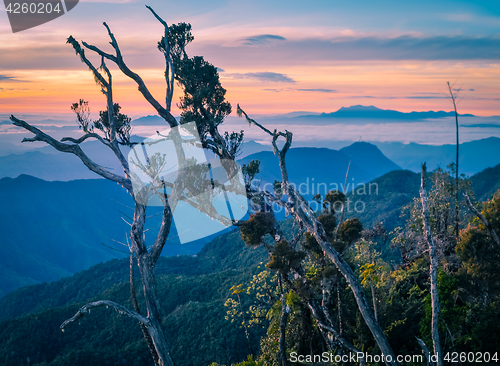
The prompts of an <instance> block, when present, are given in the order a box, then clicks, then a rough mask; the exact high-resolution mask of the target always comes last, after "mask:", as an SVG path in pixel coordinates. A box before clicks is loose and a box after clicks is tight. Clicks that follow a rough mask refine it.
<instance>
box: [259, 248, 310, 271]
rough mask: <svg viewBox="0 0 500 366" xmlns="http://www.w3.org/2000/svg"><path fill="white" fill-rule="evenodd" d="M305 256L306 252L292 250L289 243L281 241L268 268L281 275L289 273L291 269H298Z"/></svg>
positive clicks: (272, 254) (272, 255) (267, 265)
mask: <svg viewBox="0 0 500 366" xmlns="http://www.w3.org/2000/svg"><path fill="white" fill-rule="evenodd" d="M305 256H306V255H305V253H304V252H301V251H296V250H294V249H293V248H291V247H290V245H289V244H288V241H286V240H281V241H279V242H278V243H276V245H275V246H274V250H273V252H272V253H271V257H270V258H269V262H268V263H267V264H266V267H267V268H269V269H273V270H276V271H278V272H280V273H288V272H289V271H290V269H294V268H298V267H299V266H300V262H301V261H302V260H303V259H304V258H305Z"/></svg>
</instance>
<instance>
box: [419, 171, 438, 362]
mask: <svg viewBox="0 0 500 366" xmlns="http://www.w3.org/2000/svg"><path fill="white" fill-rule="evenodd" d="M420 179H421V186H420V199H421V201H422V216H423V219H424V232H425V236H426V238H427V243H428V245H429V256H430V259H431V265H430V270H429V272H430V277H431V301H432V330H431V332H432V342H433V344H434V354H435V355H437V365H438V366H442V365H443V355H442V353H441V342H440V341H439V329H438V321H439V293H438V282H437V276H438V266H439V262H438V256H437V253H436V246H435V244H434V238H433V237H432V230H431V226H430V224H429V206H428V202H427V191H426V183H427V168H426V166H425V163H424V164H422V173H421V178H420Z"/></svg>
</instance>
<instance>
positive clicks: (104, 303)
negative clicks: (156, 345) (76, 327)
mask: <svg viewBox="0 0 500 366" xmlns="http://www.w3.org/2000/svg"><path fill="white" fill-rule="evenodd" d="M101 306H106V307H109V306H111V307H112V308H113V309H115V310H116V311H117V312H119V313H120V314H123V315H127V316H129V317H131V318H134V319H136V320H138V321H139V322H140V323H142V324H144V325H145V326H146V327H149V324H150V322H149V320H148V319H147V318H145V317H143V316H142V315H140V314H137V313H136V312H135V311H132V310H129V309H127V308H126V307H125V306H122V305H120V304H118V303H116V302H114V301H109V300H99V301H95V302H91V303H89V304H86V305H84V306H82V307H81V308H80V310H78V312H77V313H76V314H75V315H73V317H71V318H69V319H67V320H65V321H64V322H63V323H62V324H61V326H60V328H61V330H62V331H64V328H65V327H66V326H67V325H68V324H70V323H73V322H75V321H77V320H78V319H80V318H82V317H83V316H84V315H85V314H86V313H89V312H90V309H92V308H97V307H101Z"/></svg>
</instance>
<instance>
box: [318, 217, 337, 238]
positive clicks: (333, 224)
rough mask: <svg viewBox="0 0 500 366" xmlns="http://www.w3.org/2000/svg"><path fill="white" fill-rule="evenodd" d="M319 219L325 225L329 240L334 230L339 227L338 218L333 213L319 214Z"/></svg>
mask: <svg viewBox="0 0 500 366" xmlns="http://www.w3.org/2000/svg"><path fill="white" fill-rule="evenodd" d="M318 220H319V222H321V225H323V229H325V232H326V237H327V238H328V240H332V239H333V235H334V231H335V229H336V228H337V218H336V217H335V216H333V215H328V214H322V215H319V216H318Z"/></svg>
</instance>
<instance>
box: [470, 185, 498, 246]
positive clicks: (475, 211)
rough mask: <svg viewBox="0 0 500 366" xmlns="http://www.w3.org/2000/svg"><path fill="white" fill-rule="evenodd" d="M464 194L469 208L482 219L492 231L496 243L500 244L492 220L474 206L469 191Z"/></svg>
mask: <svg viewBox="0 0 500 366" xmlns="http://www.w3.org/2000/svg"><path fill="white" fill-rule="evenodd" d="M464 196H465V200H466V201H467V205H468V206H469V209H470V210H471V211H472V212H473V213H474V214H475V215H476V216H477V217H478V218H479V220H481V221H482V223H483V224H484V226H486V229H488V231H489V232H490V234H491V236H492V237H493V240H494V241H495V243H497V244H498V245H500V239H499V238H498V235H497V233H496V232H495V230H494V229H493V227H492V226H491V224H490V222H489V221H488V220H487V219H486V217H484V215H483V214H482V213H481V212H479V210H478V209H477V208H475V207H474V205H473V204H472V202H471V200H470V198H469V196H468V195H467V193H464Z"/></svg>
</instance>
